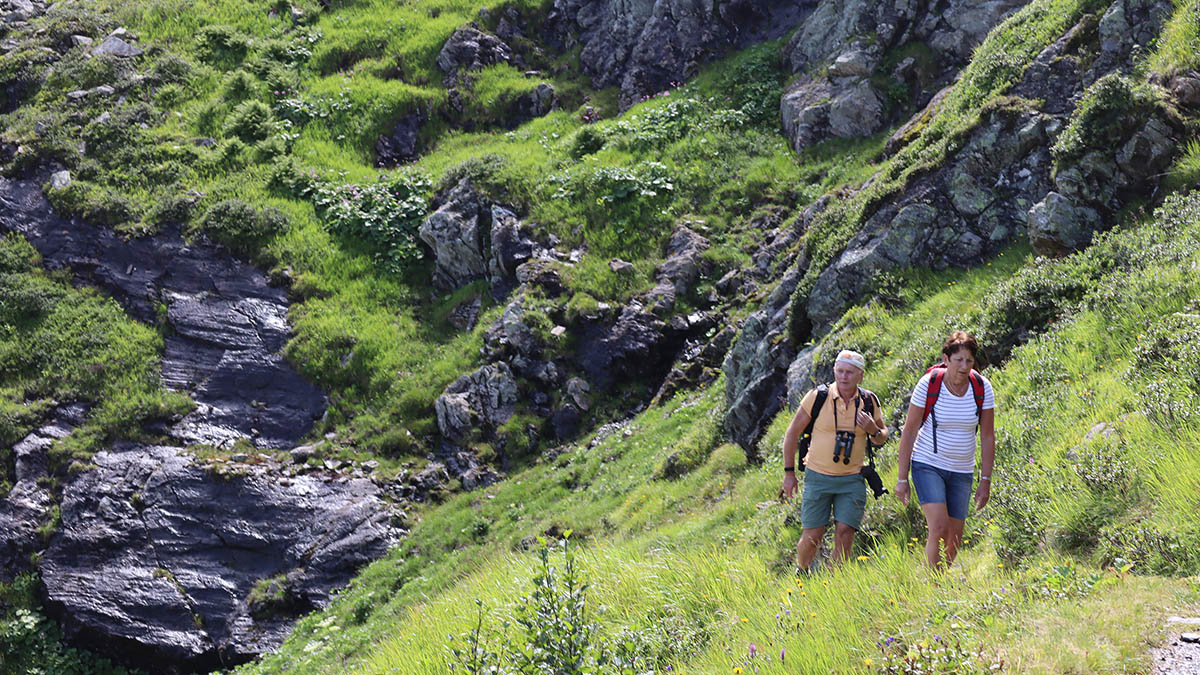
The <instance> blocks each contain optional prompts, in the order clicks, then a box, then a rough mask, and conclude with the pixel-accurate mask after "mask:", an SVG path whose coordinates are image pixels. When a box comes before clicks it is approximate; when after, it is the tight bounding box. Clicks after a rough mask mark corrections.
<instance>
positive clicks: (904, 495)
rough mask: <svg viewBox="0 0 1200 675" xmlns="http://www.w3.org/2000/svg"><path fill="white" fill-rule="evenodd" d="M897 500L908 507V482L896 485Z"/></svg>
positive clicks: (900, 482) (899, 482)
mask: <svg viewBox="0 0 1200 675" xmlns="http://www.w3.org/2000/svg"><path fill="white" fill-rule="evenodd" d="M896 499H899V500H900V503H901V504H904V505H905V506H907V505H908V481H898V482H897V483H896Z"/></svg>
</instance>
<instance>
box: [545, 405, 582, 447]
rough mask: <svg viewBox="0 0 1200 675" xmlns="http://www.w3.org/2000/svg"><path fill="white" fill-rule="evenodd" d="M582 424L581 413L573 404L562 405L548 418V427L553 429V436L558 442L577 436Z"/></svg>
mask: <svg viewBox="0 0 1200 675" xmlns="http://www.w3.org/2000/svg"><path fill="white" fill-rule="evenodd" d="M582 423H583V413H581V412H580V410H579V408H578V407H576V406H575V405H574V404H573V403H564V404H562V405H561V406H559V407H558V408H556V409H555V410H554V413H553V414H552V415H551V416H550V426H551V427H552V428H553V429H554V436H555V437H556V438H558V439H560V440H567V439H571V438H574V437H575V436H577V435H578V434H579V426H580V424H582Z"/></svg>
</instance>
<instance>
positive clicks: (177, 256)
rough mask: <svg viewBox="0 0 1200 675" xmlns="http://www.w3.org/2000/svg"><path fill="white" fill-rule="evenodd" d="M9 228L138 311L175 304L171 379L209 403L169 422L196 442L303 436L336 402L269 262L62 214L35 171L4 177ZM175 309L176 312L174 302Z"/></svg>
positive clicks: (148, 315) (0, 219)
mask: <svg viewBox="0 0 1200 675" xmlns="http://www.w3.org/2000/svg"><path fill="white" fill-rule="evenodd" d="M0 228H3V229H4V230H9V231H14V232H19V233H21V234H22V235H24V236H25V237H26V238H27V239H28V240H29V242H30V243H31V244H33V246H34V247H35V248H37V250H38V251H39V252H40V253H41V254H42V257H43V258H44V260H45V263H46V265H47V266H48V267H51V268H54V267H65V268H68V269H70V270H72V271H73V272H74V273H75V274H76V277H77V278H78V279H79V280H80V281H82V282H86V283H89V284H92V285H95V286H98V287H100V288H103V289H105V290H106V291H108V292H109V293H112V294H113V296H114V297H116V299H117V300H118V301H119V302H120V303H121V304H122V306H124V307H125V309H126V311H128V312H129V313H130V314H131V315H133V316H134V317H135V318H137V319H140V320H142V321H145V322H147V323H156V322H157V321H158V320H159V319H160V317H161V316H162V315H164V314H165V317H166V321H167V323H168V324H169V325H170V327H171V328H172V330H173V332H174V335H173V336H171V337H169V338H168V339H167V341H166V348H165V351H164V354H163V381H164V384H165V385H166V386H167V387H168V388H171V389H176V390H180V391H186V392H188V393H189V394H190V395H191V396H192V398H193V399H194V400H195V401H196V403H197V404H198V407H197V409H196V410H195V411H194V412H193V413H191V414H190V415H188V416H187V417H186V418H184V419H183V421H182V422H180V423H178V424H176V425H174V426H172V427H171V428H170V429H169V430H168V431H169V433H170V434H171V435H172V436H174V437H176V438H178V439H180V440H181V441H183V442H187V443H210V444H213V445H226V444H228V443H231V442H232V441H234V440H236V439H238V438H250V439H252V440H253V441H254V443H255V444H256V445H258V446H259V447H264V448H266V447H271V448H282V447H291V445H294V444H295V441H296V440H298V439H300V438H301V437H303V436H304V434H306V433H307V432H308V430H309V429H310V428H311V427H312V424H313V420H314V419H316V418H319V417H320V416H321V415H322V414H323V413H324V411H325V405H326V403H325V396H324V394H322V393H321V391H320V390H319V389H317V387H315V386H314V385H313V384H312V383H310V382H309V381H307V380H305V379H304V378H303V377H301V376H300V374H298V373H297V372H296V371H295V370H294V369H293V368H292V367H291V366H290V365H289V364H288V363H287V362H286V361H285V360H284V359H283V357H282V355H281V353H280V352H281V350H282V348H283V345H284V343H285V342H286V340H287V338H288V335H289V328H288V324H287V308H288V302H287V295H286V293H285V292H284V291H283V290H282V289H278V288H272V287H271V286H269V285H268V283H267V279H266V276H265V275H264V274H263V273H262V272H260V271H259V270H257V269H255V268H253V267H251V266H249V265H246V264H244V263H241V262H238V261H237V260H235V259H233V258H232V257H231V256H229V254H228V253H226V252H224V251H223V250H222V249H220V248H218V247H217V246H214V245H212V244H208V243H204V242H197V243H193V244H188V243H186V242H184V240H183V238H182V237H181V236H180V235H179V233H178V232H177V231H168V232H165V233H163V234H160V235H156V236H152V237H144V238H141V239H132V240H128V241H126V240H123V239H121V238H120V237H118V236H117V235H116V234H115V233H113V232H112V231H111V230H108V229H106V228H99V227H93V226H91V225H87V224H85V223H81V222H78V221H76V220H70V221H68V220H64V219H62V218H59V217H58V216H56V215H55V214H54V213H53V212H52V211H51V209H50V205H49V204H48V203H47V202H46V199H45V197H43V196H42V193H41V188H40V187H38V185H37V184H36V183H35V182H33V181H9V180H6V179H4V178H0ZM163 310H165V312H164V311H163Z"/></svg>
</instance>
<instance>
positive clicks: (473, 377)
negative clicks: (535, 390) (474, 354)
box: [434, 363, 517, 441]
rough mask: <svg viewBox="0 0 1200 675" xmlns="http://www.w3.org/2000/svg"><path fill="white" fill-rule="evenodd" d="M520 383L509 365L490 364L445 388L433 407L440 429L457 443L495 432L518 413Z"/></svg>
mask: <svg viewBox="0 0 1200 675" xmlns="http://www.w3.org/2000/svg"><path fill="white" fill-rule="evenodd" d="M516 403H517V381H516V379H514V378H513V374H512V370H510V369H509V367H508V364H506V363H497V364H489V365H486V366H483V367H482V368H480V369H479V370H476V371H475V372H473V373H471V374H469V375H463V376H462V377H460V378H458V379H457V380H455V381H454V383H453V384H451V385H450V386H449V387H446V391H445V393H443V394H442V395H441V396H439V397H438V399H437V401H436V402H435V404H434V409H435V411H436V412H437V422H438V429H440V430H441V432H442V435H443V436H445V437H446V438H449V439H451V440H454V441H461V440H463V439H465V438H467V437H468V436H469V435H470V433H471V431H472V430H476V429H477V430H480V431H483V432H485V433H490V432H493V431H495V429H496V427H498V426H500V425H502V424H504V423H505V422H507V421H508V419H509V418H510V417H512V416H513V412H514V411H515V410H516Z"/></svg>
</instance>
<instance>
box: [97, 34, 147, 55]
mask: <svg viewBox="0 0 1200 675" xmlns="http://www.w3.org/2000/svg"><path fill="white" fill-rule="evenodd" d="M92 53H93V54H95V55H96V56H119V57H122V58H133V57H136V56H141V55H142V53H143V52H142V50H141V49H140V48H138V47H136V46H134V45H131V44H129V43H128V42H126V41H124V40H122V39H121V38H119V37H117V36H115V35H113V36H109V37H108V38H106V39H105V40H104V42H101V43H100V44H98V45H96V46H95V47H92Z"/></svg>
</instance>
